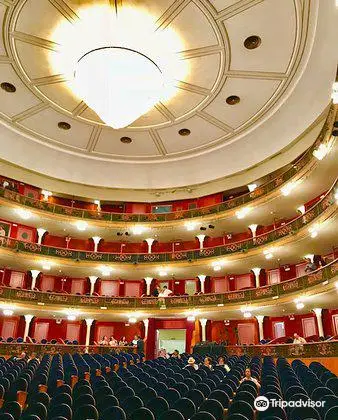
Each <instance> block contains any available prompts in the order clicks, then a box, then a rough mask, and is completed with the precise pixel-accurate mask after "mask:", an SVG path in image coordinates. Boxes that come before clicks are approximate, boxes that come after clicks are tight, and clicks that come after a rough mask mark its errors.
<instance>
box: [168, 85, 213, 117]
mask: <svg viewBox="0 0 338 420" xmlns="http://www.w3.org/2000/svg"><path fill="white" fill-rule="evenodd" d="M204 99H205V96H204V95H201V94H199V93H195V92H189V91H187V90H184V89H179V90H178V91H177V94H176V95H175V96H174V98H172V99H169V100H168V101H163V102H162V103H163V105H164V106H165V107H166V108H167V109H168V110H169V112H170V113H171V114H173V115H174V116H179V115H182V114H183V115H184V114H186V113H188V112H190V111H193V110H194V109H195V108H196V107H197V106H198V105H199V104H200V103H201V102H202V101H203V100H204Z"/></svg>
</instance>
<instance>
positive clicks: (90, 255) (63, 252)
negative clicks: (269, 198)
mask: <svg viewBox="0 0 338 420" xmlns="http://www.w3.org/2000/svg"><path fill="white" fill-rule="evenodd" d="M337 185H338V180H337V179H336V181H335V183H334V184H333V186H332V187H331V189H330V190H329V191H328V192H327V193H326V194H325V195H324V196H323V198H322V199H321V200H320V201H318V202H317V203H316V204H315V205H314V206H312V207H311V208H310V209H308V211H307V212H306V213H304V214H302V215H300V216H299V217H297V218H296V219H294V220H292V221H291V222H289V223H287V224H285V225H282V226H279V227H277V228H276V229H274V230H271V231H269V232H267V233H264V234H261V235H258V236H256V237H255V238H250V239H245V240H242V241H239V242H233V243H230V244H228V245H219V246H215V247H210V248H203V249H199V250H196V249H195V250H187V251H176V252H160V253H147V254H132V253H107V252H91V251H79V250H72V249H68V248H57V247H52V246H46V245H39V244H36V243H32V242H26V241H21V240H17V239H12V238H8V237H1V241H0V247H2V248H5V249H9V250H12V251H15V252H23V253H27V254H34V255H41V256H44V257H46V256H48V257H52V258H62V259H66V260H75V261H87V262H88V261H91V262H100V263H102V262H104V263H124V264H145V263H164V262H167V263H168V262H189V263H190V262H192V261H198V260H203V259H207V258H217V257H223V256H226V255H229V254H234V253H238V252H242V253H243V252H248V251H250V250H252V249H256V248H259V247H264V246H266V245H269V244H271V243H273V242H275V241H278V240H282V239H286V238H290V237H291V236H292V235H295V234H297V233H298V232H300V231H302V230H303V229H304V228H306V227H307V226H308V225H309V224H311V223H312V222H314V221H317V222H319V221H323V220H325V219H326V218H329V217H330V215H332V213H334V211H335V209H336V203H337V191H336V188H337Z"/></svg>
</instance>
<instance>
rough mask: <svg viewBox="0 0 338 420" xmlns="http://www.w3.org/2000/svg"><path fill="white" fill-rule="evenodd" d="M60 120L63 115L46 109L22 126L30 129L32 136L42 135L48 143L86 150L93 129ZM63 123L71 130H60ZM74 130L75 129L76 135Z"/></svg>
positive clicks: (70, 121)
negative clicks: (54, 142) (57, 143)
mask: <svg viewBox="0 0 338 420" xmlns="http://www.w3.org/2000/svg"><path fill="white" fill-rule="evenodd" d="M60 118H61V115H60V114H59V113H58V112H56V111H54V110H52V109H44V110H42V111H40V112H38V113H36V114H34V115H32V116H29V117H28V118H26V119H24V120H23V121H22V122H20V125H22V126H23V127H24V128H27V129H29V130H30V131H31V133H32V134H34V133H36V134H37V133H40V135H42V136H44V137H45V139H46V140H47V141H56V142H59V143H63V144H66V145H68V146H70V147H72V148H74V147H75V148H79V149H85V148H86V147H87V144H88V141H89V138H90V135H91V132H92V129H93V128H92V127H91V126H90V125H87V124H83V123H81V122H79V121H76V120H74V119H72V118H68V117H62V118H63V119H62V120H60ZM61 121H62V122H66V123H68V124H70V125H71V129H70V130H63V129H60V128H59V127H58V123H59V122H61ZM72 129H74V131H75V132H76V135H75V134H74V132H73V131H72Z"/></svg>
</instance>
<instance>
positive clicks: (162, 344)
mask: <svg viewBox="0 0 338 420" xmlns="http://www.w3.org/2000/svg"><path fill="white" fill-rule="evenodd" d="M156 337H157V340H156V353H155V354H156V355H157V354H158V352H159V350H160V349H166V350H167V353H172V352H173V351H174V350H178V351H179V352H180V353H184V352H185V341H186V340H185V337H186V330H183V329H182V330H179V329H177V330H157V331H156Z"/></svg>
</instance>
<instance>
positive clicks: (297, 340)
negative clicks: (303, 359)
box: [293, 333, 306, 344]
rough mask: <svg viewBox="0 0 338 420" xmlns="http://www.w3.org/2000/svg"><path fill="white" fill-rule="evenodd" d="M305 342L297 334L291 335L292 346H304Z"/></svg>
mask: <svg viewBox="0 0 338 420" xmlns="http://www.w3.org/2000/svg"><path fill="white" fill-rule="evenodd" d="M305 343H306V340H305V338H303V337H301V336H300V335H298V334H297V333H294V334H293V344H305Z"/></svg>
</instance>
